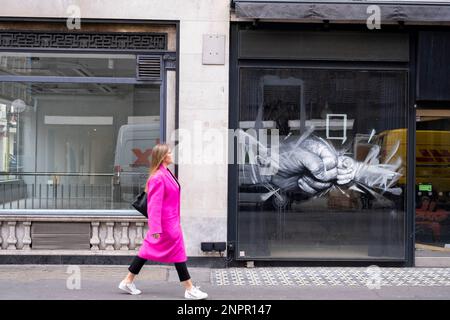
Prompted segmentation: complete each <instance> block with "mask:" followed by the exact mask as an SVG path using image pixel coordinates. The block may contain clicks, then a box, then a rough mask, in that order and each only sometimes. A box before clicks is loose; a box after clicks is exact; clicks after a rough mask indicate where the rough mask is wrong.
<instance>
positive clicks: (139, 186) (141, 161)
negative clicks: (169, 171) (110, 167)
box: [113, 123, 159, 203]
mask: <svg viewBox="0 0 450 320" xmlns="http://www.w3.org/2000/svg"><path fill="white" fill-rule="evenodd" d="M158 143H159V123H157V124H127V125H123V126H121V127H120V129H119V134H118V136H117V144H116V152H115V157H114V178H113V199H114V202H115V203H120V202H128V203H130V202H131V201H133V199H134V198H135V196H136V195H137V194H138V193H139V192H141V191H142V190H143V188H144V187H145V183H146V180H147V176H148V170H149V167H150V159H151V153H152V148H153V147H154V146H155V145H156V144H158Z"/></svg>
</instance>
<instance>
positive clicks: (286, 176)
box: [237, 68, 407, 260]
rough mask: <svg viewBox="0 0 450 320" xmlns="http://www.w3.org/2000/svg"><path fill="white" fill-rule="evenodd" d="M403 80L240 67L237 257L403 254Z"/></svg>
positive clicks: (377, 74)
mask: <svg viewBox="0 0 450 320" xmlns="http://www.w3.org/2000/svg"><path fill="white" fill-rule="evenodd" d="M406 86H407V73H406V72H405V71H374V70H335V69H333V70H327V69H255V68H242V69H241V71H240V111H239V127H240V128H241V129H242V130H243V132H244V133H243V138H241V139H240V147H239V148H243V150H246V157H244V158H243V160H242V162H244V161H245V162H244V163H240V164H239V165H238V170H239V174H238V177H239V178H238V183H239V187H238V251H237V252H238V256H239V257H240V258H245V259H248V258H302V259H303V258H306V259H307V258H314V259H317V258H319V259H370V260H373V259H388V260H389V259H403V258H404V255H405V250H404V243H405V208H406V204H405V200H406V194H405V192H406V160H407V159H406V155H407V148H406V143H407V142H406V136H407V132H406V127H407V125H406V123H407V118H406V110H407V104H406ZM276 134H278V135H279V136H278V138H277V140H271V138H270V137H274V136H276ZM262 137H265V139H262ZM274 141H277V143H276V145H275V144H274ZM258 142H262V143H261V144H259V143H258ZM265 142H267V143H265ZM256 145H258V148H257V149H256V148H255V149H252V147H255V146H256ZM249 150H258V151H257V152H253V153H252V152H249Z"/></svg>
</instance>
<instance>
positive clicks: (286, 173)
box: [271, 135, 339, 194]
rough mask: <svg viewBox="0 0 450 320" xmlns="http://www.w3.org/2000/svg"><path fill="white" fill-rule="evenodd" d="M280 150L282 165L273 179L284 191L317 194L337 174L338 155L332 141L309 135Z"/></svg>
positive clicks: (330, 183) (328, 184)
mask: <svg viewBox="0 0 450 320" xmlns="http://www.w3.org/2000/svg"><path fill="white" fill-rule="evenodd" d="M283 149H284V150H280V155H279V167H278V170H277V172H276V174H275V175H273V176H272V179H271V182H272V183H273V184H274V185H276V186H278V187H280V188H281V189H283V190H285V191H291V190H298V188H300V189H301V190H303V191H304V192H306V193H309V194H315V193H317V192H320V191H322V190H325V189H327V188H329V187H330V186H331V185H332V183H333V181H335V180H336V179H337V177H338V163H339V162H338V156H337V153H336V151H335V149H334V148H333V146H332V145H330V143H329V142H327V141H326V140H324V139H322V138H319V137H317V136H313V135H311V136H309V137H308V138H306V139H305V140H303V141H302V142H301V143H300V144H298V145H293V144H286V145H284V146H283Z"/></svg>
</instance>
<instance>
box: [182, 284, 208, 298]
mask: <svg viewBox="0 0 450 320" xmlns="http://www.w3.org/2000/svg"><path fill="white" fill-rule="evenodd" d="M184 297H185V298H186V299H193V300H202V299H206V298H208V294H207V293H206V292H203V291H201V290H200V287H195V286H193V287H192V289H191V290H186V291H185V292H184Z"/></svg>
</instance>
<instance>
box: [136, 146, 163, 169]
mask: <svg viewBox="0 0 450 320" xmlns="http://www.w3.org/2000/svg"><path fill="white" fill-rule="evenodd" d="M158 143H159V139H156V144H158ZM131 150H132V151H133V153H134V155H135V156H136V158H137V159H136V161H135V162H134V163H133V164H131V167H142V166H144V167H150V160H149V159H150V155H151V154H152V148H150V149H146V150H145V151H144V152H142V151H141V149H139V148H133V149H131Z"/></svg>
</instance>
